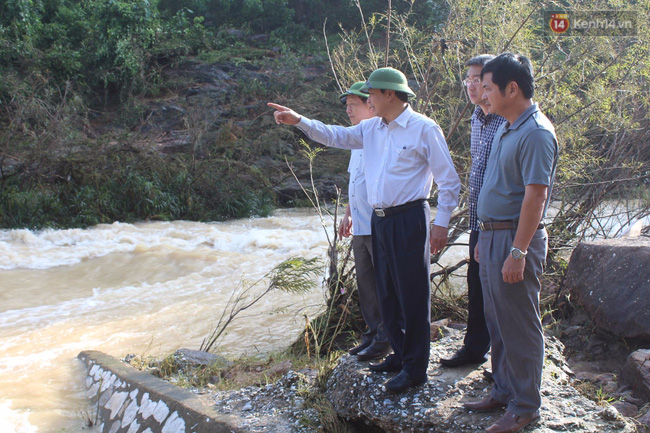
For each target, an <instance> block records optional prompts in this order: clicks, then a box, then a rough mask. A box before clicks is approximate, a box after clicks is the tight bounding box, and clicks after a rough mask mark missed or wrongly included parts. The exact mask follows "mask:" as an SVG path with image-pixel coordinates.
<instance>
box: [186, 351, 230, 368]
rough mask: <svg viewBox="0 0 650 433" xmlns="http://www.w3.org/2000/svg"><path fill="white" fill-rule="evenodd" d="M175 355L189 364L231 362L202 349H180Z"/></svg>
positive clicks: (226, 363) (225, 363)
mask: <svg viewBox="0 0 650 433" xmlns="http://www.w3.org/2000/svg"><path fill="white" fill-rule="evenodd" d="M174 355H175V356H176V357H177V358H178V359H179V360H180V361H182V362H185V363H187V364H189V365H195V366H196V365H212V364H219V365H224V366H225V365H229V364H231V362H230V361H228V360H227V359H226V358H224V357H223V356H221V355H215V354H214V353H209V352H203V351H201V350H191V349H178V350H177V351H176V352H174Z"/></svg>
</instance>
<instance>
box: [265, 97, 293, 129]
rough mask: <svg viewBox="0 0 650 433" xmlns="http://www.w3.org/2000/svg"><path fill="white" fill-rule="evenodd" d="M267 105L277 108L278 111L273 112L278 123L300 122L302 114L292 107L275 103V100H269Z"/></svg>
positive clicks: (291, 123) (290, 123)
mask: <svg viewBox="0 0 650 433" xmlns="http://www.w3.org/2000/svg"><path fill="white" fill-rule="evenodd" d="M266 105H268V106H269V107H271V108H275V110H276V111H274V112H273V117H275V123H277V124H278V125H280V124H283V123H284V124H285V125H296V124H297V123H298V122H300V114H298V113H296V112H295V111H293V110H292V109H291V108H288V107H285V106H283V105H278V104H274V103H273V102H268V103H267V104H266Z"/></svg>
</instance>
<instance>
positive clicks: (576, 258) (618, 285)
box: [565, 237, 650, 350]
mask: <svg viewBox="0 0 650 433" xmlns="http://www.w3.org/2000/svg"><path fill="white" fill-rule="evenodd" d="M648 263H650V239H648V238H642V237H638V238H623V239H605V240H597V241H592V242H583V243H580V244H579V245H578V246H577V247H576V248H575V249H574V250H573V254H572V255H571V261H570V263H569V268H568V270H567V274H566V280H565V285H566V287H568V288H569V290H570V291H571V295H572V297H573V299H575V300H577V302H578V304H580V305H581V306H582V307H583V308H584V309H585V310H586V311H587V312H588V313H589V315H590V316H591V317H592V319H593V321H594V322H595V323H596V324H597V325H598V326H600V327H601V328H603V329H605V330H607V331H608V332H611V333H613V334H615V335H617V336H620V337H625V338H640V339H650V296H648V289H649V288H650V266H647V264H648ZM597 349H598V350H600V349H601V347H598V348H597Z"/></svg>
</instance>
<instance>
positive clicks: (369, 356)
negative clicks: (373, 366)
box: [357, 344, 390, 361]
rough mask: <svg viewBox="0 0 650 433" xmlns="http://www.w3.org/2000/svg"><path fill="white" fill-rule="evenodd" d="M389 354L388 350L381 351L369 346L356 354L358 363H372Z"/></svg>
mask: <svg viewBox="0 0 650 433" xmlns="http://www.w3.org/2000/svg"><path fill="white" fill-rule="evenodd" d="M389 353H390V348H387V349H382V348H378V347H376V346H374V345H372V344H371V345H370V346H369V347H366V348H365V349H363V350H362V351H361V352H359V353H357V359H358V360H359V361H373V360H375V359H381V358H383V357H384V356H386V355H388V354H389Z"/></svg>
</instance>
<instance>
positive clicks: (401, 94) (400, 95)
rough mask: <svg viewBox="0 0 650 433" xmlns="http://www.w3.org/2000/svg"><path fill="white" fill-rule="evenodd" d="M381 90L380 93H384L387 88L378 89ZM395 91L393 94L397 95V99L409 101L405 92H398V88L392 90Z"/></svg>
mask: <svg viewBox="0 0 650 433" xmlns="http://www.w3.org/2000/svg"><path fill="white" fill-rule="evenodd" d="M379 90H381V93H386V90H387V89H379ZM393 92H395V96H397V99H399V100H400V101H402V102H408V101H409V95H408V93H406V92H400V91H399V90H393Z"/></svg>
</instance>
